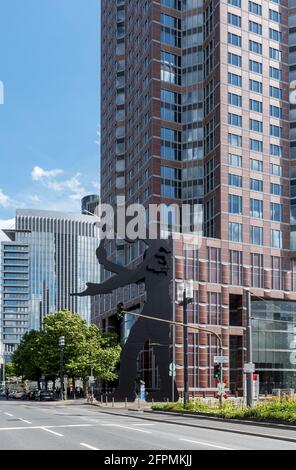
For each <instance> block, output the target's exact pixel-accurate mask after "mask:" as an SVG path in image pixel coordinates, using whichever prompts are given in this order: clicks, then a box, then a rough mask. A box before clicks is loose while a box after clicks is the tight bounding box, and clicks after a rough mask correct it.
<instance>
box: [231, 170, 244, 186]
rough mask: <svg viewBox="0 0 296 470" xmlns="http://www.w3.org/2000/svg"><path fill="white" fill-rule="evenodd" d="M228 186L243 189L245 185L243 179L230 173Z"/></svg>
mask: <svg viewBox="0 0 296 470" xmlns="http://www.w3.org/2000/svg"><path fill="white" fill-rule="evenodd" d="M228 185H229V186H235V187H237V188H241V187H242V185H243V179H242V177H241V176H239V175H233V174H232V173H229V175H228Z"/></svg>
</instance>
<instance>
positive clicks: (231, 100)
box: [228, 93, 242, 108]
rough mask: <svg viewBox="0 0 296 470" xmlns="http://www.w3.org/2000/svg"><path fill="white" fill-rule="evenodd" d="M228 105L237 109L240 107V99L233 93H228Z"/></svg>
mask: <svg viewBox="0 0 296 470" xmlns="http://www.w3.org/2000/svg"><path fill="white" fill-rule="evenodd" d="M228 104H230V105H231V106H237V107H238V108H241V107H242V97H241V96H240V95H236V94H235V93H228Z"/></svg>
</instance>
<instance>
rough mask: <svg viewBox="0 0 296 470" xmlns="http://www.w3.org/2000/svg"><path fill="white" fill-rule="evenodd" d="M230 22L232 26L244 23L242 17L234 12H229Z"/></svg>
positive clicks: (239, 25)
mask: <svg viewBox="0 0 296 470" xmlns="http://www.w3.org/2000/svg"><path fill="white" fill-rule="evenodd" d="M228 24H231V25H232V26H237V27H238V28H240V27H241V25H242V19H241V17H240V16H238V15H234V14H233V13H228Z"/></svg>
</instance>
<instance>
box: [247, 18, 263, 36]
mask: <svg viewBox="0 0 296 470" xmlns="http://www.w3.org/2000/svg"><path fill="white" fill-rule="evenodd" d="M249 32H250V33H255V34H259V35H262V25H261V24H260V23H256V21H249Z"/></svg>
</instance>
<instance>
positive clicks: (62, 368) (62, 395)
mask: <svg viewBox="0 0 296 470" xmlns="http://www.w3.org/2000/svg"><path fill="white" fill-rule="evenodd" d="M59 346H60V380H61V400H63V399H64V347H65V336H60V338H59Z"/></svg>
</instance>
